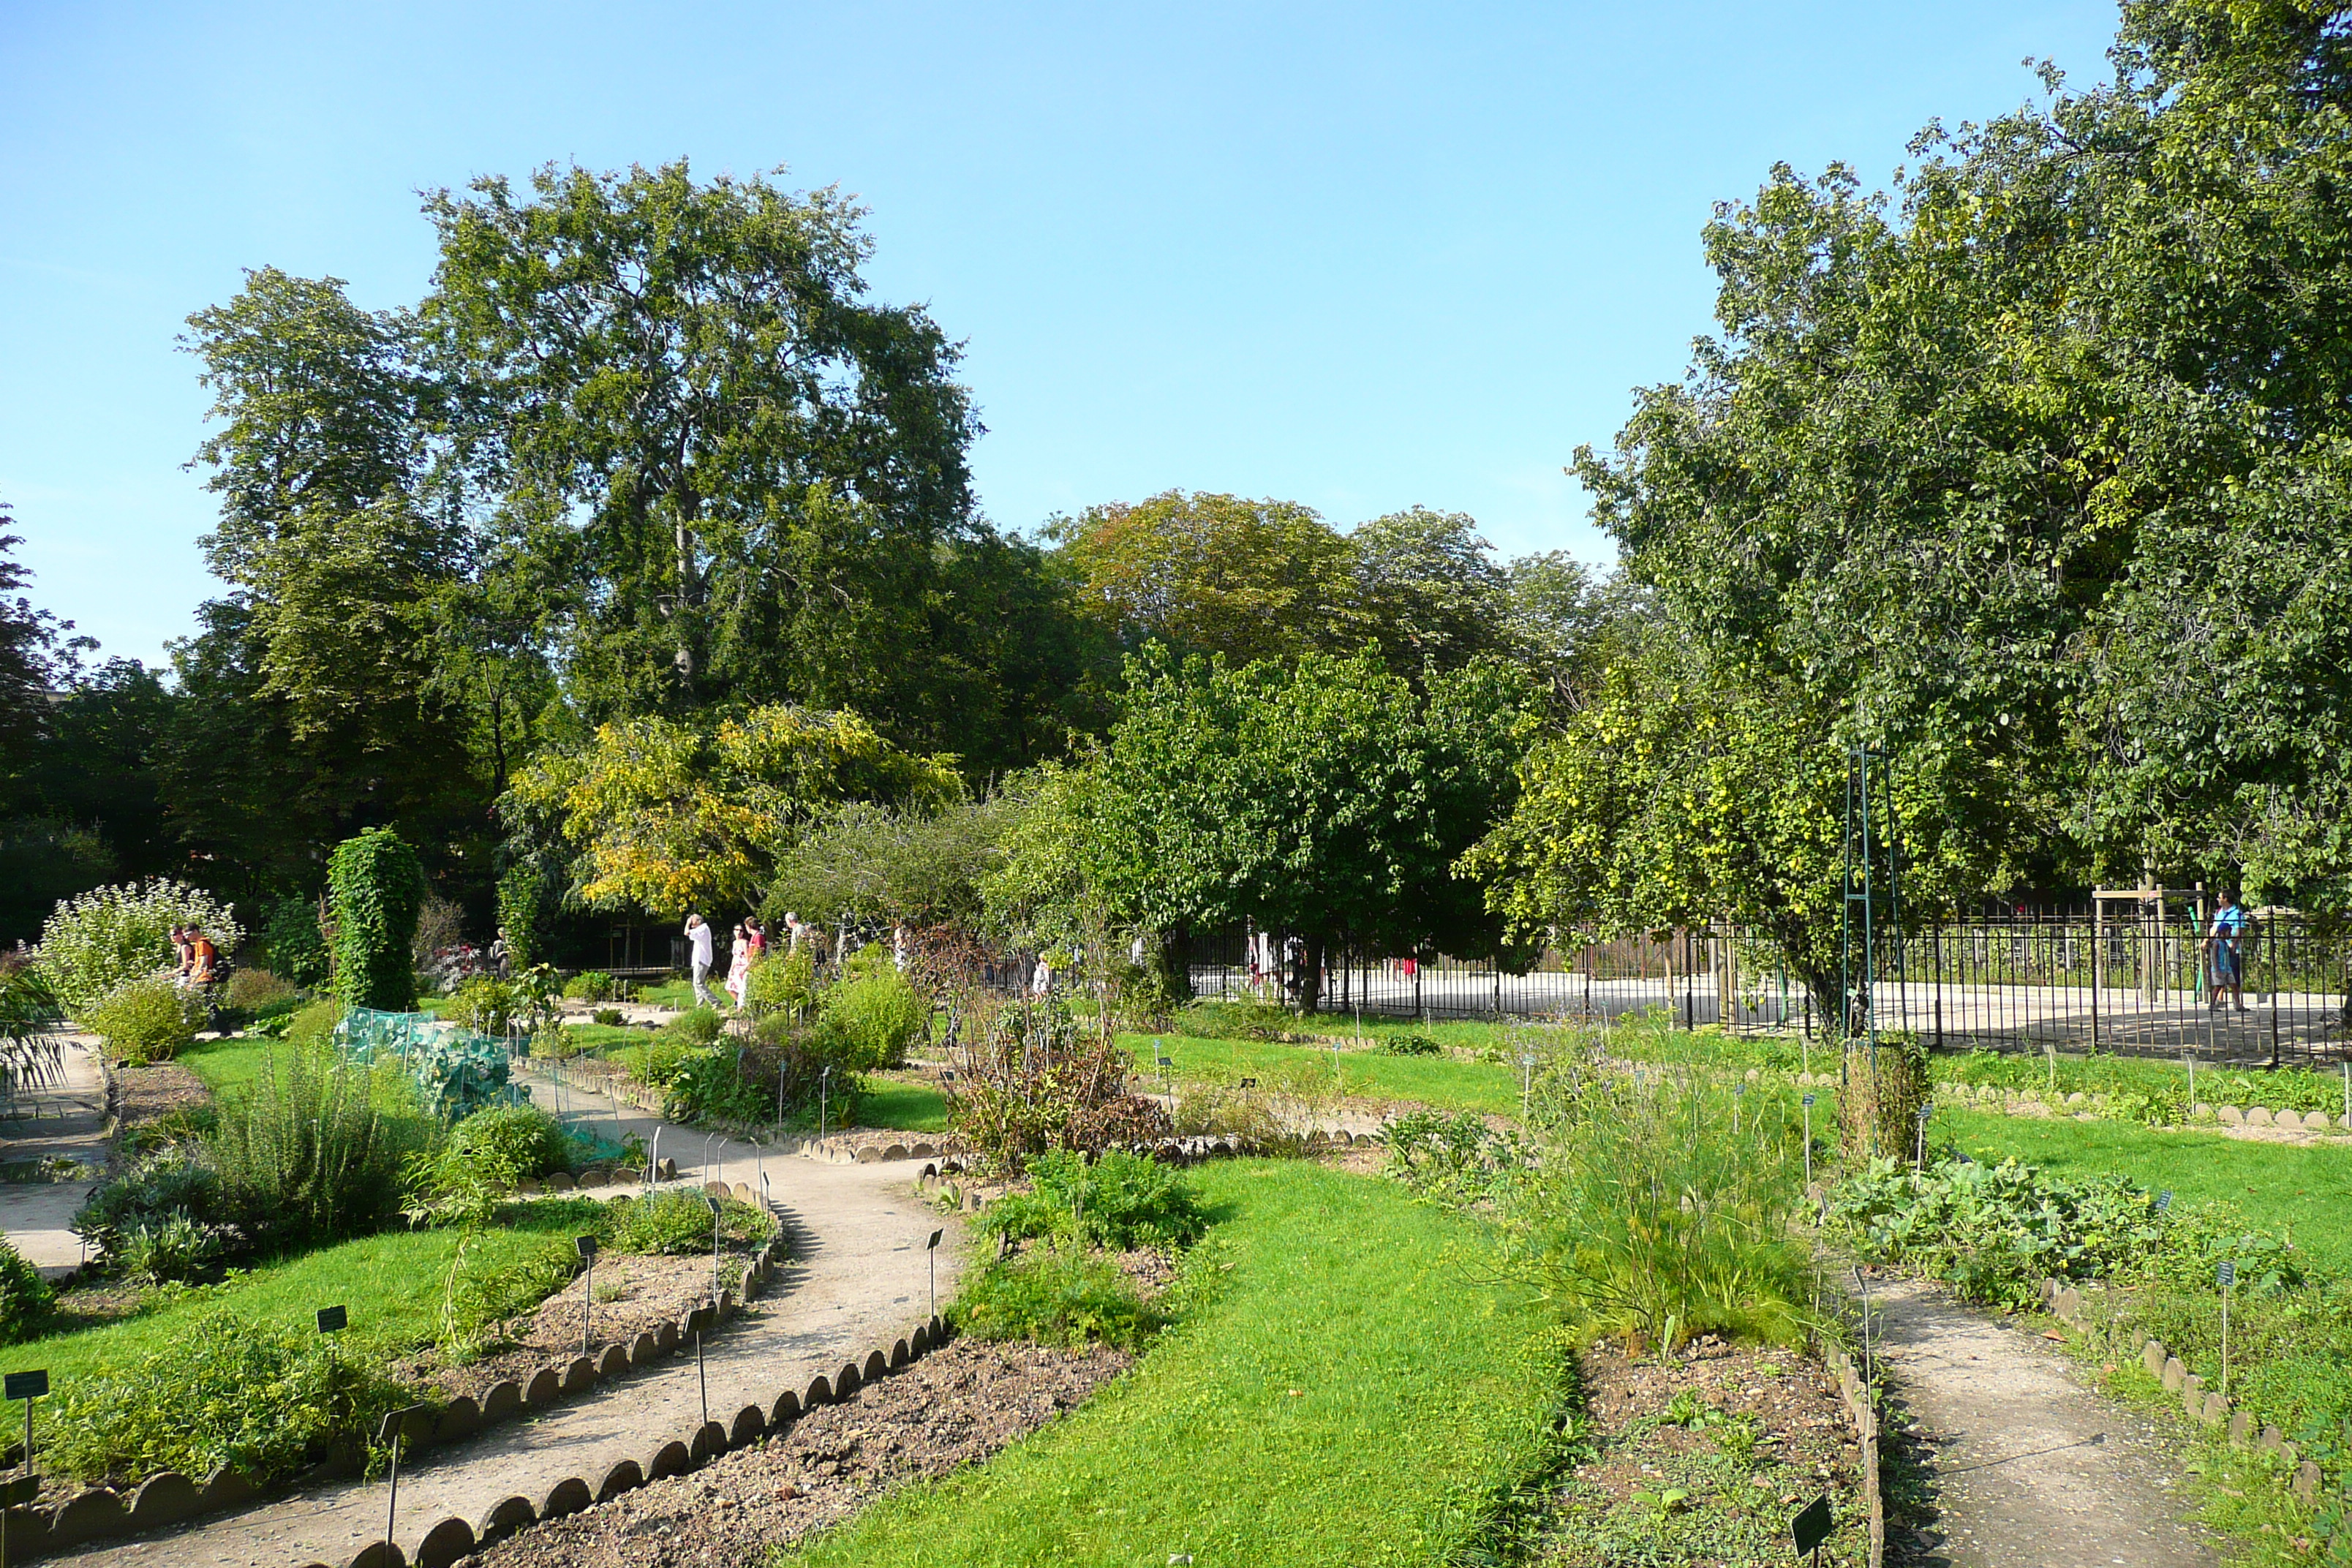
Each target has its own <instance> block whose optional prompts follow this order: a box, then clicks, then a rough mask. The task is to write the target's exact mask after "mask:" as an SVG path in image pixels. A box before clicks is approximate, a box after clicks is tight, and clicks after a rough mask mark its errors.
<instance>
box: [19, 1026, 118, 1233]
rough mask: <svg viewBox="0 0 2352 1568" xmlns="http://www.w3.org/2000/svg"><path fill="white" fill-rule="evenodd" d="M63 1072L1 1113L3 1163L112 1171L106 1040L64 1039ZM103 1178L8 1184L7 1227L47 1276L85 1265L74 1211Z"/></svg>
mask: <svg viewBox="0 0 2352 1568" xmlns="http://www.w3.org/2000/svg"><path fill="white" fill-rule="evenodd" d="M60 1065H61V1069H62V1070H61V1072H60V1074H59V1076H58V1078H57V1079H53V1080H52V1081H50V1082H47V1083H45V1084H42V1085H41V1086H40V1087H39V1088H37V1089H34V1090H33V1091H31V1092H30V1093H28V1094H26V1095H25V1096H24V1097H23V1098H22V1099H21V1100H18V1102H17V1103H16V1106H14V1107H13V1108H12V1109H14V1110H16V1111H17V1112H18V1114H16V1115H15V1116H9V1117H0V1162H5V1163H11V1164H14V1163H19V1162H30V1161H36V1160H44V1159H49V1158H52V1157H57V1158H64V1159H71V1160H79V1161H81V1162H82V1163H86V1164H89V1165H91V1166H94V1167H96V1168H98V1169H100V1170H104V1169H105V1168H106V1134H107V1124H106V1112H107V1093H106V1069H105V1068H104V1067H103V1066H101V1065H100V1061H99V1056H98V1042H97V1040H96V1039H95V1038H94V1037H91V1036H88V1035H68V1036H67V1037H65V1038H64V1041H63V1060H62V1062H61V1064H60ZM96 1185H97V1184H96V1183H95V1182H10V1183H6V1184H0V1232H5V1233H6V1235H7V1237H8V1241H9V1244H10V1245H11V1246H13V1247H16V1250H17V1251H18V1252H20V1253H22V1254H23V1255H24V1256H25V1258H26V1260H27V1261H29V1262H30V1263H32V1264H33V1266H34V1267H36V1268H38V1269H40V1271H41V1273H42V1275H43V1277H44V1278H47V1279H57V1278H58V1277H59V1276H60V1275H65V1274H70V1273H72V1272H73V1271H74V1269H76V1268H79V1267H80V1265H81V1261H82V1256H83V1255H82V1243H81V1237H79V1236H76V1235H75V1234H74V1233H73V1231H72V1229H71V1221H72V1219H73V1216H74V1215H75V1213H76V1211H78V1210H79V1208H80V1207H81V1205H82V1200H83V1199H84V1198H86V1197H88V1196H89V1194H90V1192H91V1190H92V1189H93V1188H94V1187H96Z"/></svg>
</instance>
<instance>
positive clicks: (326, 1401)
mask: <svg viewBox="0 0 2352 1568" xmlns="http://www.w3.org/2000/svg"><path fill="white" fill-rule="evenodd" d="M413 1397H414V1396H413V1395H412V1394H411V1393H410V1392H409V1391H408V1390H406V1389H404V1388H402V1387H401V1386H400V1385H399V1384H395V1383H394V1382H393V1381H392V1380H391V1379H390V1378H388V1377H385V1376H384V1375H383V1373H380V1372H378V1371H376V1370H375V1368H374V1367H373V1364H372V1363H370V1362H369V1360H368V1359H367V1358H366V1357H365V1356H364V1355H363V1354H362V1353H361V1352H357V1351H347V1350H346V1348H345V1347H344V1345H343V1343H342V1342H341V1341H340V1340H338V1339H334V1338H331V1337H328V1336H324V1335H320V1334H312V1333H305V1332H302V1331H299V1330H296V1329H291V1328H286V1327H281V1326H278V1325H276V1324H271V1323H266V1322H254V1321H248V1320H247V1319H244V1318H240V1317H238V1316H236V1314H234V1313H232V1312H229V1311H227V1310H216V1311H213V1312H209V1313H206V1314H205V1315H204V1316H202V1317H200V1318H198V1319H197V1320H196V1321H194V1322H193V1323H191V1324H190V1325H188V1327H187V1329H186V1330H185V1331H184V1332H181V1333H179V1334H176V1335H174V1336H173V1340H172V1342H171V1343H170V1344H168V1345H166V1346H164V1347H163V1348H161V1349H158V1350H155V1351H152V1352H149V1353H147V1354H145V1355H143V1356H141V1357H140V1358H138V1359H137V1360H136V1361H132V1362H130V1363H124V1364H120V1365H110V1366H105V1367H102V1368H100V1370H99V1371H98V1372H97V1373H95V1374H94V1375H92V1376H90V1377H89V1378H86V1379H81V1380H78V1381H77V1382H76V1383H74V1384H70V1385H68V1386H65V1387H62V1388H61V1389H60V1390H59V1391H58V1396H57V1400H56V1409H55V1426H53V1428H52V1430H53V1431H54V1432H55V1434H56V1435H55V1436H52V1437H50V1438H49V1440H48V1444H47V1457H48V1458H49V1459H50V1461H51V1462H52V1463H53V1464H55V1465H57V1466H58V1467H59V1468H62V1469H64V1470H66V1471H67V1472H68V1473H70V1474H72V1475H74V1476H77V1477H79V1479H82V1480H85V1481H101V1480H106V1479H117V1480H129V1479H137V1478H141V1477H144V1476H147V1475H149V1474H151V1473H152V1472H154V1471H156V1470H165V1469H169V1470H177V1471H179V1472H180V1473H181V1474H183V1475H190V1476H201V1475H206V1474H209V1473H210V1472H211V1471H213V1470H215V1469H217V1468H221V1467H223V1466H227V1467H230V1468H234V1469H236V1470H238V1471H240V1472H242V1473H243V1474H245V1475H246V1476H247V1477H250V1478H252V1479H256V1480H262V1481H266V1480H269V1479H275V1478H277V1477H279V1476H283V1475H287V1474H289V1473H291V1472H292V1471H294V1470H296V1469H299V1468H301V1467H302V1466H303V1465H304V1464H305V1463H306V1462H308V1461H309V1460H310V1459H311V1458H314V1457H315V1456H317V1455H318V1454H320V1452H322V1451H323V1450H324V1449H325V1448H326V1447H328V1446H329V1445H330V1444H331V1443H332V1442H334V1441H335V1440H337V1439H342V1438H351V1437H356V1436H362V1435H369V1436H372V1435H373V1433H374V1431H375V1430H376V1426H377V1425H378V1423H379V1422H380V1421H381V1420H382V1419H383V1415H385V1413H387V1412H389V1411H392V1410H395V1409H398V1408H399V1407H400V1406H402V1405H405V1404H407V1403H409V1401H410V1400H411V1398H413Z"/></svg>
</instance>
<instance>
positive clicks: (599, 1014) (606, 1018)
mask: <svg viewBox="0 0 2352 1568" xmlns="http://www.w3.org/2000/svg"><path fill="white" fill-rule="evenodd" d="M588 1016H589V1017H590V1018H591V1019H593V1021H594V1022H596V1023H599V1024H602V1025H603V1026H604V1027H606V1028H608V1029H617V1028H619V1027H620V1026H622V1025H623V1024H625V1023H626V1022H628V1020H627V1019H626V1018H625V1017H624V1016H622V1013H621V1010H620V1009H619V1008H618V1007H599V1008H597V1009H596V1010H595V1011H594V1012H593V1013H591V1014H590V1015H588Z"/></svg>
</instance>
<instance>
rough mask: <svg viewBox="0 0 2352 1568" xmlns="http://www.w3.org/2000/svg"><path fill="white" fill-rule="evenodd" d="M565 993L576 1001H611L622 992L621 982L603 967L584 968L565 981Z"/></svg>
mask: <svg viewBox="0 0 2352 1568" xmlns="http://www.w3.org/2000/svg"><path fill="white" fill-rule="evenodd" d="M563 994H564V995H566V996H568V997H570V998H571V999H572V1001H574V1002H611V1001H614V1000H615V999H616V998H618V997H619V995H620V994H621V983H620V982H619V981H617V980H615V979H614V978H613V977H612V976H611V975H609V974H607V973H604V971H603V970H601V969H583V970H582V971H581V972H580V973H577V974H575V975H573V976H572V978H571V979H569V980H567V981H565V982H564V983H563Z"/></svg>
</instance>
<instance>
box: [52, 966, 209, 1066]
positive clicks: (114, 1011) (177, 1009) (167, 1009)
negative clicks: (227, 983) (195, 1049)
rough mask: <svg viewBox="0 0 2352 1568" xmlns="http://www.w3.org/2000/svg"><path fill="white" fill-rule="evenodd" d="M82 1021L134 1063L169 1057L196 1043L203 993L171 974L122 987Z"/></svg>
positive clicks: (84, 1012)
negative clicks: (187, 987)
mask: <svg viewBox="0 0 2352 1568" xmlns="http://www.w3.org/2000/svg"><path fill="white" fill-rule="evenodd" d="M81 1021H82V1023H83V1024H84V1025H85V1026H88V1027H89V1030H90V1031H91V1032H92V1033H93V1034H96V1035H99V1036H100V1037H103V1038H104V1039H105V1041H106V1045H107V1048H108V1049H109V1050H110V1051H112V1052H113V1053H114V1055H115V1056H116V1057H117V1058H119V1059H120V1060H121V1061H124V1062H127V1063H129V1064H130V1065H131V1066H132V1067H145V1066H146V1065H147V1064H148V1063H149V1062H162V1061H170V1060H171V1059H172V1058H173V1057H175V1056H178V1055H179V1054H180V1052H181V1050H182V1049H183V1048H184V1047H187V1046H189V1045H191V1044H193V1043H194V1040H195V1037H196V1030H197V1029H198V1028H199V1027H200V1026H202V1025H203V1024H204V1021H205V1003H204V998H203V997H202V996H200V995H198V994H195V993H194V992H192V991H184V990H182V989H181V988H180V987H179V986H177V985H175V984H173V982H172V977H171V976H170V975H168V974H157V975H151V976H149V977H148V978H146V979H144V980H133V981H131V982H130V983H129V984H125V985H120V986H117V987H116V988H115V989H114V990H113V991H111V992H110V993H109V994H107V996H106V997H105V999H104V1000H103V1001H100V1003H98V1004H97V1005H95V1006H91V1007H86V1008H84V1009H83V1010H82V1020H81Z"/></svg>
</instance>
